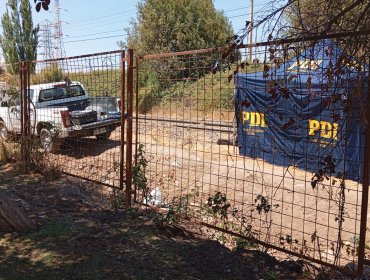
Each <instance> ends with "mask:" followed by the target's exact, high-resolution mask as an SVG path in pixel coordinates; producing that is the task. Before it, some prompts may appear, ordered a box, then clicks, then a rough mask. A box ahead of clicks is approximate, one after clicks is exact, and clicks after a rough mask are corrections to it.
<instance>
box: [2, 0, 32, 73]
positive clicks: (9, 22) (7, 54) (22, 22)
mask: <svg viewBox="0 0 370 280" xmlns="http://www.w3.org/2000/svg"><path fill="white" fill-rule="evenodd" d="M1 25H2V27H3V34H2V35H1V36H0V46H1V48H2V50H3V54H4V58H5V62H6V63H8V64H10V68H9V71H10V72H11V73H19V66H18V61H20V60H36V59H37V45H38V36H37V35H38V32H39V27H36V28H34V27H33V21H32V11H31V5H30V3H29V0H20V3H19V0H8V2H7V10H6V13H4V15H3V16H2V18H1ZM34 70H35V68H34V65H33V66H32V67H31V71H32V72H33V71H34Z"/></svg>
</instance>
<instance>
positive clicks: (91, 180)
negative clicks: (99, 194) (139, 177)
mask: <svg viewBox="0 0 370 280" xmlns="http://www.w3.org/2000/svg"><path fill="white" fill-rule="evenodd" d="M62 173H63V174H66V175H68V176H72V177H75V178H78V179H82V180H85V181H88V182H91V183H95V184H98V185H102V186H106V187H109V188H112V189H116V190H120V187H116V186H112V185H110V184H107V183H103V182H100V181H98V180H93V179H89V178H85V177H83V176H80V175H76V174H73V173H69V172H66V171H63V172H62Z"/></svg>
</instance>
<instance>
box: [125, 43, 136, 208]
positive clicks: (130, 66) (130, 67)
mask: <svg viewBox="0 0 370 280" xmlns="http://www.w3.org/2000/svg"><path fill="white" fill-rule="evenodd" d="M133 100H134V51H133V49H129V50H128V62H127V143H126V207H130V206H131V203H132V144H133V142H132V138H133V127H132V122H133V109H134V108H133V105H134V104H133Z"/></svg>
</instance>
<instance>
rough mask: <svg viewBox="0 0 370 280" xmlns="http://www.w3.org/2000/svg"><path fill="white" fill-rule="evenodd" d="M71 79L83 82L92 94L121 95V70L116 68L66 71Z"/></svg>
mask: <svg viewBox="0 0 370 280" xmlns="http://www.w3.org/2000/svg"><path fill="white" fill-rule="evenodd" d="M64 75H65V76H67V77H68V78H69V79H70V80H71V81H79V82H81V83H82V84H83V85H84V86H85V88H86V89H87V91H88V92H89V95H90V96H120V95H121V94H120V91H121V72H120V70H116V69H106V70H92V71H90V72H74V73H72V72H71V73H64Z"/></svg>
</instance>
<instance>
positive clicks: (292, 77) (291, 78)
mask: <svg viewBox="0 0 370 280" xmlns="http://www.w3.org/2000/svg"><path fill="white" fill-rule="evenodd" d="M295 78H297V76H296V75H290V76H289V77H288V82H290V81H291V80H293V79H295Z"/></svg>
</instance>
